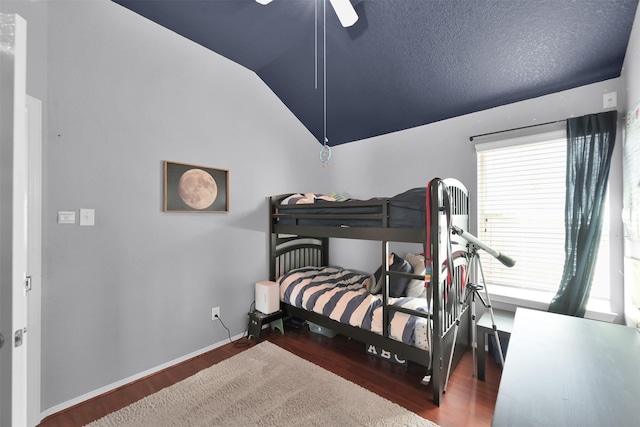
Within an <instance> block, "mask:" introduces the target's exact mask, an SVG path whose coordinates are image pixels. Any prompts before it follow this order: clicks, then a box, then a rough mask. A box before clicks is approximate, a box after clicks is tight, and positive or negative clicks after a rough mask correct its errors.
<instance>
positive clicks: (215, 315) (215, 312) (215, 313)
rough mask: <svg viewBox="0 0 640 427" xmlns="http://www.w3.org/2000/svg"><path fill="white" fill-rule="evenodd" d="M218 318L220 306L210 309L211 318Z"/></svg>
mask: <svg viewBox="0 0 640 427" xmlns="http://www.w3.org/2000/svg"><path fill="white" fill-rule="evenodd" d="M218 319H220V307H213V308H212V309H211V320H218Z"/></svg>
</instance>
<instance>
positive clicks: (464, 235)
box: [451, 225, 516, 267]
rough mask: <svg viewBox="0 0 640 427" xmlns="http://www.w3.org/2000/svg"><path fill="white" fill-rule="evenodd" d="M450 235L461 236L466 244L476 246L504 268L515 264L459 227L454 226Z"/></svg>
mask: <svg viewBox="0 0 640 427" xmlns="http://www.w3.org/2000/svg"><path fill="white" fill-rule="evenodd" d="M451 233H453V234H457V235H458V236H461V237H462V238H464V239H466V240H467V242H469V243H471V244H473V245H475V246H477V247H478V248H480V249H482V250H483V251H485V252H486V253H488V254H489V255H491V256H493V257H494V258H496V259H497V260H498V261H500V262H501V263H502V264H504V265H505V266H506V267H513V266H514V265H515V264H516V262H515V261H514V260H513V259H511V258H509V257H508V256H506V255H505V254H503V253H501V252H500V251H498V250H496V249H493V248H491V247H490V246H487V245H486V244H484V243H482V241H481V240H480V239H478V238H477V237H476V236H474V235H473V234H471V233H469V232H466V231H464V230H463V229H462V228H460V227H456V226H455V225H454V226H452V227H451Z"/></svg>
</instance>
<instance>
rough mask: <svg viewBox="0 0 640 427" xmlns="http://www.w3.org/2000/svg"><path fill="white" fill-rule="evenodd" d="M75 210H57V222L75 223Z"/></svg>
mask: <svg viewBox="0 0 640 427" xmlns="http://www.w3.org/2000/svg"><path fill="white" fill-rule="evenodd" d="M75 223H76V212H75V211H58V224H75Z"/></svg>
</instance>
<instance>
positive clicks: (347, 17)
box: [256, 0, 358, 27]
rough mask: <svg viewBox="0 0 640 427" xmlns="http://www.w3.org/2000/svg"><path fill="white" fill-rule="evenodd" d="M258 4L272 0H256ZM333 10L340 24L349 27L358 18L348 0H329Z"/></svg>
mask: <svg viewBox="0 0 640 427" xmlns="http://www.w3.org/2000/svg"><path fill="white" fill-rule="evenodd" d="M256 1H257V2H258V3H260V4H263V5H264V4H269V3H271V2H272V1H273V0H256ZM329 1H330V2H331V6H333V10H335V11H336V15H338V19H339V20H340V24H342V26H343V27H350V26H352V25H353V24H355V23H356V21H357V20H358V14H357V13H356V11H355V9H354V8H353V5H352V4H351V2H350V1H349V0H329Z"/></svg>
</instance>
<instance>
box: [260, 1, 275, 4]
mask: <svg viewBox="0 0 640 427" xmlns="http://www.w3.org/2000/svg"><path fill="white" fill-rule="evenodd" d="M256 1H257V2H258V3H260V4H269V3H271V2H272V1H273V0H256Z"/></svg>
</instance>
